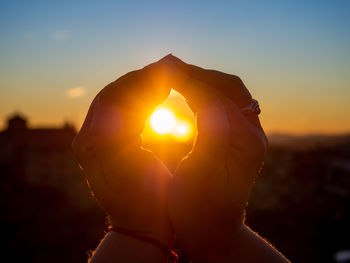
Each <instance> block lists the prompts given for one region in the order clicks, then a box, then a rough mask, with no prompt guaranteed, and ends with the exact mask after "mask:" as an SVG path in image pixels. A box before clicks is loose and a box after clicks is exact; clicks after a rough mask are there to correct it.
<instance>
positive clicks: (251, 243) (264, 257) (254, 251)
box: [192, 224, 290, 263]
mask: <svg viewBox="0 0 350 263" xmlns="http://www.w3.org/2000/svg"><path fill="white" fill-rule="evenodd" d="M228 242H229V243H230V246H229V249H228V250H222V251H211V253H210V254H208V253H207V252H206V251H202V253H201V254H200V255H194V256H193V258H192V260H193V262H194V263H197V262H198V263H209V262H210V263H212V262H222V263H233V262H249V263H258V262H259V263H264V262H266V263H286V262H290V261H289V260H288V259H286V258H285V257H284V256H283V255H282V254H281V253H280V252H279V251H277V250H276V249H275V248H274V247H272V246H271V245H270V244H269V243H268V242H267V241H265V240H264V239H263V238H261V237H260V236H259V235H257V234H256V233H254V232H253V231H252V230H251V229H250V228H249V227H247V226H246V225H244V224H243V225H242V227H241V229H240V230H239V231H238V232H237V235H236V236H235V237H234V238H232V240H230V241H228ZM225 245H226V244H225Z"/></svg>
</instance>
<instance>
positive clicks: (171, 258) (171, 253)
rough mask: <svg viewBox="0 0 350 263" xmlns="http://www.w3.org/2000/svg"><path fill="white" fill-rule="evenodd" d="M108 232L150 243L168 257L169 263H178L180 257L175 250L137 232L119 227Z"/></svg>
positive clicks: (112, 227) (109, 228)
mask: <svg viewBox="0 0 350 263" xmlns="http://www.w3.org/2000/svg"><path fill="white" fill-rule="evenodd" d="M108 230H110V231H114V232H117V233H120V234H122V235H126V236H130V237H132V238H135V239H138V240H141V241H143V242H147V243H150V244H152V245H153V246H156V247H158V248H160V249H161V250H163V251H164V252H165V253H166V254H167V255H168V259H169V261H168V262H169V263H176V262H177V261H178V259H179V256H178V255H177V254H176V252H175V251H174V250H170V249H168V248H167V247H166V246H165V245H163V244H162V243H160V242H159V241H158V240H156V239H153V238H151V237H147V236H144V235H142V234H139V233H138V232H137V231H134V230H131V229H127V228H123V227H118V226H109V227H108Z"/></svg>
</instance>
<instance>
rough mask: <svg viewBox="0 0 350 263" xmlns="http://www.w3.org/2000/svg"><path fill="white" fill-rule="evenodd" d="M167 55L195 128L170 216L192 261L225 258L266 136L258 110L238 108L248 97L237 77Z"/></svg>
mask: <svg viewBox="0 0 350 263" xmlns="http://www.w3.org/2000/svg"><path fill="white" fill-rule="evenodd" d="M168 60H169V61H171V62H172V64H173V65H175V67H176V68H177V69H178V71H177V73H176V79H177V85H176V87H177V89H178V91H179V92H180V93H182V94H183V95H184V96H185V97H186V99H187V100H188V102H189V104H190V106H191V108H192V110H193V111H194V112H195V114H196V116H197V129H198V136H197V138H196V141H195V144H194V146H193V150H192V152H191V153H190V154H189V155H188V156H187V157H186V158H185V159H184V160H182V162H181V163H180V165H179V166H178V168H177V170H176V172H175V175H174V177H173V179H172V180H171V183H170V191H169V216H170V218H171V222H172V224H173V226H174V229H175V232H176V235H177V240H178V242H179V244H180V245H181V246H182V247H183V248H184V250H185V251H186V252H187V253H188V254H189V256H190V258H191V259H192V260H196V262H207V261H206V260H208V262H225V260H226V259H228V258H227V257H225V256H228V255H229V254H230V251H231V250H232V247H233V246H237V244H234V243H233V242H232V240H233V239H234V238H235V237H236V236H238V235H239V232H240V231H242V226H243V217H244V210H245V206H246V203H247V201H248V198H249V196H250V192H251V189H252V186H253V182H254V179H255V178H256V177H257V175H258V173H259V170H260V168H261V166H262V163H263V159H264V156H265V152H266V147H267V139H266V136H265V133H264V131H263V129H262V128H261V125H260V122H259V119H258V117H257V115H250V116H245V115H244V114H243V113H242V112H241V110H240V107H244V106H247V105H248V104H249V103H251V101H252V98H251V96H250V94H249V92H248V90H247V89H246V88H245V86H244V84H243V82H242V81H241V80H240V79H239V78H238V77H236V76H233V75H228V74H225V73H222V72H218V71H213V70H205V69H201V68H199V67H196V66H192V65H188V64H185V63H184V62H182V61H181V60H179V59H177V58H176V57H173V56H171V57H168ZM251 253H254V251H251ZM218 255H221V256H223V258H220V257H218ZM236 259H237V258H236ZM221 260H222V261H221ZM245 262H248V261H245Z"/></svg>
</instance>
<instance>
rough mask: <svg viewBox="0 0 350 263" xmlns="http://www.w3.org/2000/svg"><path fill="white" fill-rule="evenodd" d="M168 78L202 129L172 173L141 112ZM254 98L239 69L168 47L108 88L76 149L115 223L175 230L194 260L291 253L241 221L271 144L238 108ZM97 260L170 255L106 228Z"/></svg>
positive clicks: (163, 91) (168, 236) (164, 233)
mask: <svg viewBox="0 0 350 263" xmlns="http://www.w3.org/2000/svg"><path fill="white" fill-rule="evenodd" d="M171 88H174V89H176V90H177V91H179V92H180V93H181V94H183V95H184V96H185V98H186V99H187V101H188V103H189V105H190V107H191V108H192V110H193V111H194V112H195V114H196V122H197V129H198V136H197V138H196V141H195V143H194V146H193V149H192V151H191V153H190V154H189V155H188V156H186V157H185V158H184V159H183V160H182V162H181V163H180V164H179V166H178V168H177V170H176V172H175V175H174V177H172V175H171V174H170V172H169V171H168V170H167V168H166V167H165V166H164V165H163V164H162V163H161V161H160V160H158V159H157V158H156V157H155V155H153V153H152V152H150V151H146V150H144V149H142V147H141V146H140V145H141V142H140V137H139V135H140V133H141V132H142V129H143V125H144V120H145V119H146V118H147V117H148V116H149V114H150V113H151V112H152V111H153V109H154V107H155V106H156V105H158V104H160V103H161V102H162V101H163V100H164V99H165V98H166V97H167V96H168V94H169V92H170V89H171ZM135 94H137V96H136V95H135ZM251 99H252V98H251V95H250V94H249V91H248V90H247V89H246V87H245V86H244V84H243V82H242V81H241V80H240V79H239V78H238V77H236V76H233V75H229V74H225V73H222V72H218V71H213V70H205V69H202V68H199V67H196V66H193V65H189V64H186V63H184V62H182V61H181V60H179V59H178V58H176V57H174V56H172V55H169V56H166V57H165V58H163V59H161V60H160V61H158V62H157V63H154V64H151V65H149V66H147V67H145V68H143V69H141V70H139V71H135V72H131V73H128V74H126V75H124V76H123V77H121V78H119V79H118V80H117V81H115V82H113V83H111V84H109V85H108V86H107V87H106V88H104V89H103V90H102V91H101V92H100V93H99V94H98V95H97V96H96V98H95V99H94V101H93V103H92V105H91V107H90V109H89V112H88V115H87V118H86V120H85V122H84V124H83V126H82V128H81V130H80V132H79V134H78V135H77V137H76V139H75V140H74V142H73V149H74V151H75V153H76V155H77V157H78V159H79V162H80V163H81V165H82V167H83V169H84V170H85V174H86V177H87V180H88V183H89V185H90V188H91V190H92V192H93V193H94V195H95V197H96V198H97V200H98V202H99V203H100V204H101V206H102V207H103V208H104V209H105V211H106V212H107V214H108V215H109V217H110V218H111V223H112V225H113V224H114V225H117V226H119V227H126V228H129V229H133V230H136V231H138V232H139V233H142V234H144V235H145V236H148V237H152V238H154V239H156V240H158V241H159V242H161V243H163V244H164V245H168V246H170V245H171V244H172V242H173V240H174V230H175V232H176V235H177V240H178V242H179V244H180V246H181V247H182V248H183V249H184V250H185V252H186V253H187V254H188V255H189V257H190V258H191V260H192V261H193V262H287V260H286V259H285V258H284V257H283V256H282V255H281V254H280V253H279V252H278V251H277V250H275V249H274V248H273V247H271V246H270V245H269V244H268V243H267V242H266V241H264V240H263V239H261V238H260V237H259V236H257V235H256V234H254V233H253V232H252V231H251V230H250V229H249V228H248V227H247V226H245V225H244V223H243V218H244V209H245V206H246V203H247V200H248V198H249V195H250V192H251V189H252V186H253V184H254V179H255V178H256V176H257V175H258V173H259V171H260V169H261V166H262V162H263V159H264V156H265V153H266V148H267V140H266V136H265V133H264V131H263V129H262V127H261V125H260V122H259V119H258V116H257V115H250V116H245V115H243V114H242V113H241V111H240V109H239V108H240V107H244V106H246V105H248V104H249V103H250V102H251ZM134 251H138V253H135V252H134ZM92 261H93V262H99V263H100V262H110V261H115V262H165V261H166V255H165V254H164V253H163V251H161V250H160V249H158V248H155V247H154V246H152V245H150V244H145V243H144V242H141V241H139V240H136V239H132V238H129V237H127V236H125V235H121V234H118V233H109V234H108V235H107V236H106V237H105V239H104V240H103V241H102V242H101V244H100V246H99V247H98V249H97V250H96V253H95V255H94V256H93V258H92Z"/></svg>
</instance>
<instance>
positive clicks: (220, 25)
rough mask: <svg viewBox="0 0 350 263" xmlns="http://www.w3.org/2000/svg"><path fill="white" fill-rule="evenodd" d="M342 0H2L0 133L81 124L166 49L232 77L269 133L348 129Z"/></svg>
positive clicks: (348, 61) (348, 58) (349, 72)
mask: <svg viewBox="0 0 350 263" xmlns="http://www.w3.org/2000/svg"><path fill="white" fill-rule="evenodd" d="M349 14H350V1H346V0H343V1H340V0H329V1H323V0H309V1H298V0H293V1H287V0H276V1H269V0H268V1H251V0H242V1H218V0H216V1H205V0H202V1H191V0H187V1H180V0H178V1H165V0H163V1H132V0H128V1H103V0H101V1H96V0H85V1H74V0H70V1H44V0H40V1H35V0H32V1H17V0H0V92H1V96H0V128H4V127H5V126H6V118H7V117H8V116H9V115H10V114H12V113H14V112H22V113H23V114H24V115H25V116H27V117H28V119H29V121H30V124H31V126H33V127H34V126H49V125H56V126H57V125H61V124H62V123H63V122H64V121H70V122H73V123H74V124H75V125H76V126H80V125H81V123H82V121H83V118H84V116H85V114H86V111H87V108H88V106H89V104H90V103H91V101H92V99H93V98H94V96H95V95H96V93H97V92H98V91H99V90H101V89H102V88H103V87H104V86H105V85H107V84H108V83H110V82H112V81H114V80H115V79H117V78H118V77H120V76H122V75H123V74H125V73H127V72H128V71H131V70H134V69H138V68H141V67H143V66H145V65H147V64H149V63H152V62H154V61H156V60H158V59H160V58H162V57H163V56H165V55H167V54H168V53H173V55H175V56H178V57H179V58H181V59H182V60H184V61H186V62H189V63H191V64H196V65H198V66H201V67H205V68H211V69H216V70H220V71H224V72H227V73H231V74H235V75H238V76H240V77H241V79H242V80H243V81H244V83H245V84H246V86H247V87H248V89H249V90H250V92H251V93H252V95H253V97H254V98H256V99H257V100H258V101H259V102H260V105H261V109H262V114H261V120H262V124H263V126H264V128H265V130H266V131H267V132H268V133H273V132H284V133H293V134H304V133H327V134H329V133H345V132H350V117H349V116H350V103H349V102H350V16H349Z"/></svg>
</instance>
